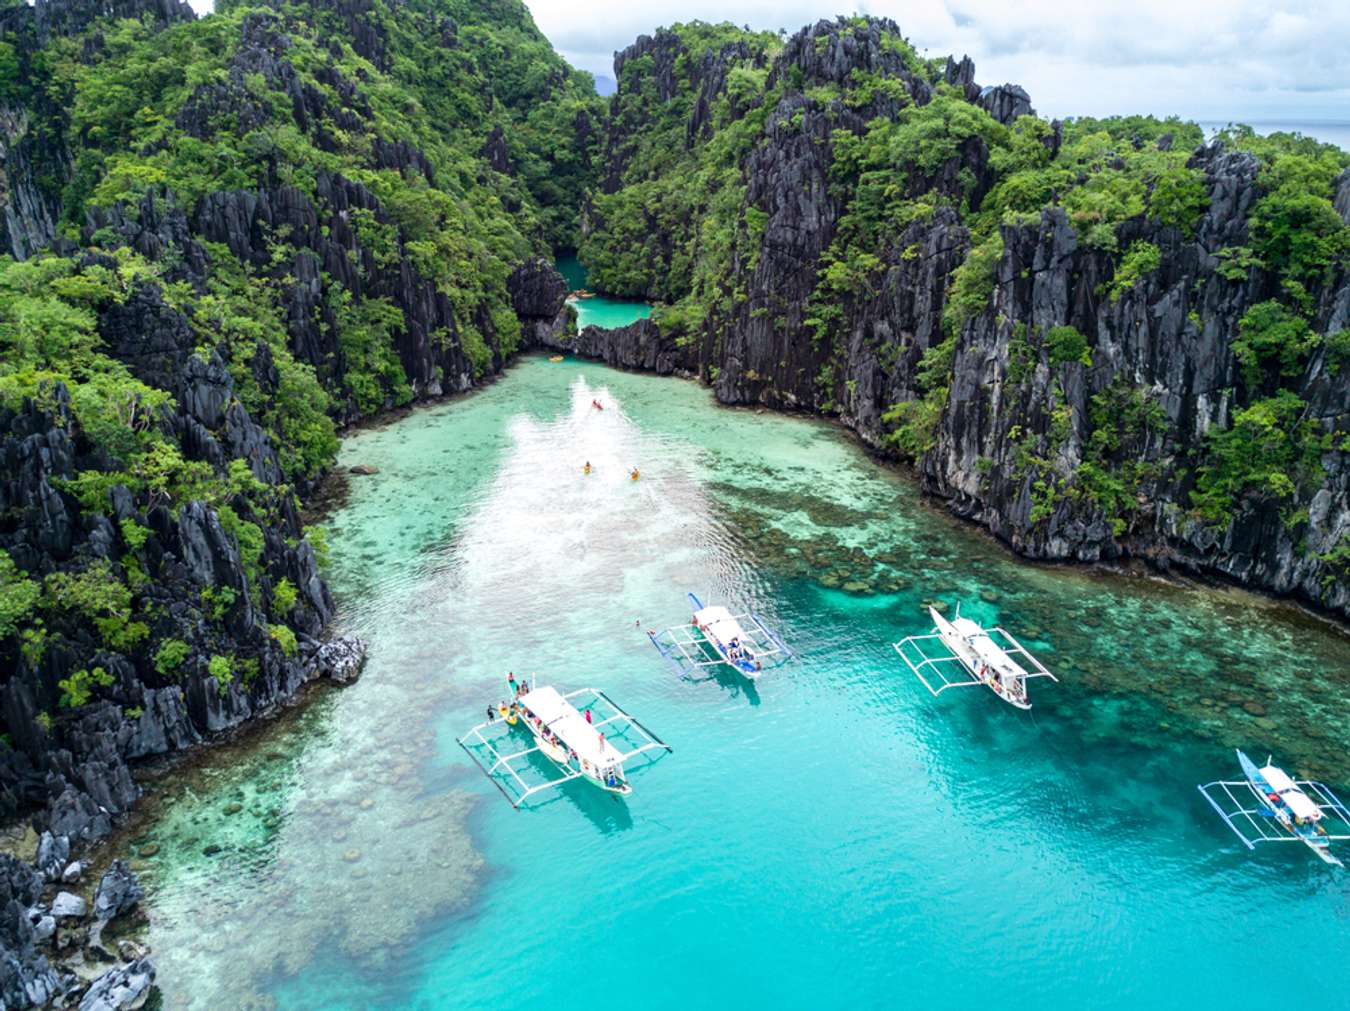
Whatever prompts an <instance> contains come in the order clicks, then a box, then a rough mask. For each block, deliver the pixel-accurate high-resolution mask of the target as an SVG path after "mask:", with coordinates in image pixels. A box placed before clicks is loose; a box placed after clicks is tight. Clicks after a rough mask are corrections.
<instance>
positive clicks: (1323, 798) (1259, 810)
mask: <svg viewBox="0 0 1350 1011" xmlns="http://www.w3.org/2000/svg"><path fill="white" fill-rule="evenodd" d="M1294 785H1295V786H1297V787H1298V788H1299V789H1300V790H1302V791H1303V793H1304V794H1305V795H1307V797H1308V799H1309V800H1311V801H1312V802H1313V804H1315V805H1316V806H1317V809H1318V810H1319V811H1321V812H1322V815H1323V818H1324V819H1325V820H1334V821H1336V822H1339V823H1340V824H1341V826H1342V829H1341V830H1340V831H1331V830H1327V833H1326V835H1321V834H1319V835H1318V836H1317V837H1316V838H1315V839H1313V838H1308V837H1306V836H1303V835H1301V834H1299V833H1298V832H1296V831H1295V830H1294V829H1292V828H1288V829H1287V828H1285V827H1284V826H1283V825H1281V824H1280V822H1279V819H1278V818H1276V817H1275V812H1274V811H1272V810H1271V809H1270V806H1269V805H1267V804H1266V803H1264V802H1262V801H1260V800H1258V799H1257V796H1256V792H1255V791H1254V790H1253V789H1252V785H1251V783H1249V782H1247V780H1245V779H1235V780H1224V779H1221V780H1216V781H1215V782H1213V783H1205V784H1203V785H1201V786H1198V787H1197V788H1196V789H1198V790H1199V791H1200V794H1201V796H1203V797H1204V798H1205V800H1206V801H1208V802H1209V806H1210V807H1212V808H1214V811H1215V813H1216V814H1218V816H1219V817H1220V818H1222V819H1223V821H1224V824H1226V825H1227V826H1228V827H1229V828H1230V829H1232V830H1233V834H1234V835H1236V836H1237V837H1238V838H1239V839H1241V840H1242V842H1243V844H1244V845H1246V847H1247V849H1249V850H1254V849H1256V846H1257V844H1258V843H1263V842H1312V843H1313V844H1314V845H1319V846H1320V845H1324V844H1325V843H1331V842H1338V841H1347V840H1350V808H1347V807H1346V806H1345V804H1344V803H1343V802H1342V801H1341V799H1340V798H1339V797H1338V796H1336V794H1335V793H1334V792H1333V791H1332V789H1331V787H1329V786H1327V785H1326V784H1325V783H1319V782H1316V781H1314V780H1307V779H1301V780H1295V781H1294ZM1235 790H1236V791H1237V792H1236V793H1234V791H1235ZM1248 805H1250V806H1248Z"/></svg>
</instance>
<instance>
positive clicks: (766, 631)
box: [647, 593, 795, 680]
mask: <svg viewBox="0 0 1350 1011" xmlns="http://www.w3.org/2000/svg"><path fill="white" fill-rule="evenodd" d="M688 597H689V602H690V603H691V604H692V605H693V608H694V611H695V612H698V611H701V610H703V602H702V601H701V600H699V598H698V596H697V595H696V594H693V593H690V594H688ZM728 617H729V618H730V619H731V620H732V621H735V622H736V623H737V624H738V625H740V626H741V631H742V632H743V633H744V639H743V640H742V645H743V646H744V647H745V648H746V649H747V650H748V652H749V654H750V655H749V656H747V657H745V658H744V659H746V660H752V659H753V660H754V661H756V662H758V663H759V664H760V666H761V668H762V667H764V666H765V665H766V664H767V663H770V662H772V666H775V667H776V666H779V665H781V664H784V663H786V662H787V661H788V660H791V659H792V658H793V656H794V655H795V654H794V653H793V652H792V650H791V649H790V648H789V647H788V645H787V643H786V642H784V641H783V638H782V637H781V636H780V635H779V634H778V633H777V632H776V631H774V630H773V629H772V628H771V627H770V626H769V624H768V623H767V622H766V621H765V620H764V619H763V618H761V617H760V616H759V615H758V614H756V613H755V612H754V611H744V612H742V613H740V614H733V615H729V616H728ZM647 637H648V638H649V639H651V641H652V645H653V646H655V647H656V651H657V652H658V653H660V654H661V658H662V659H663V660H665V661H666V663H667V664H669V665H670V667H671V669H672V670H673V671H674V672H675V673H676V674H677V675H678V676H679V677H681V678H683V679H684V680H691V679H692V675H693V674H694V673H695V672H696V671H699V670H706V669H708V668H711V667H718V666H721V665H723V664H726V665H730V666H732V667H737V669H738V670H741V672H742V673H745V674H746V675H747V676H750V677H754V676H756V675H757V674H758V673H759V672H758V671H756V672H754V673H753V674H752V673H751V672H750V671H748V670H745V669H743V668H741V667H738V666H737V661H736V660H734V659H732V657H731V656H730V655H729V654H728V652H727V650H726V648H725V647H724V646H723V645H722V644H721V643H719V642H717V641H716V640H715V639H714V638H713V637H712V636H710V635H708V634H707V633H706V632H704V631H703V629H701V628H699V626H698V625H697V624H695V623H694V622H689V623H687V624H684V625H672V626H671V627H670V628H667V629H663V630H662V631H660V632H648V633H647ZM709 651H711V654H712V655H709ZM699 680H704V679H702V678H700V679H699Z"/></svg>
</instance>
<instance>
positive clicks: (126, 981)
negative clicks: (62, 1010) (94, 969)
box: [80, 958, 155, 1011]
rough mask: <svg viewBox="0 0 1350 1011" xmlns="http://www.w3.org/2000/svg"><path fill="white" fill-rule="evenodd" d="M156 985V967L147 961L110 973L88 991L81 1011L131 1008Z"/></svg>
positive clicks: (104, 975) (113, 970) (124, 966)
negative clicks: (154, 983) (152, 984)
mask: <svg viewBox="0 0 1350 1011" xmlns="http://www.w3.org/2000/svg"><path fill="white" fill-rule="evenodd" d="M154 981H155V966H154V963H152V962H151V961H150V959H148V958H139V959H137V960H136V961H134V962H131V963H129V964H127V965H119V966H117V968H115V969H109V970H108V971H107V972H105V973H104V974H103V975H102V976H100V977H99V978H98V979H96V980H94V985H93V986H91V987H90V988H89V989H88V990H87V991H85V995H84V998H83V999H82V1000H81V1001H80V1011H118V1009H120V1008H127V1007H131V1006H132V1005H133V1004H135V1003H136V1001H138V1000H139V999H140V998H141V996H142V994H144V993H145V991H146V990H148V989H150V984H151V983H153V982H154Z"/></svg>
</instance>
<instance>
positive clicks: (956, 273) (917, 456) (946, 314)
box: [580, 18, 1350, 615]
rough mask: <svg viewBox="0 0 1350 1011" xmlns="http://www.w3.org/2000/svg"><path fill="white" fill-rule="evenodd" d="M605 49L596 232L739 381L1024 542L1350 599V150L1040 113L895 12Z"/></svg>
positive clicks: (705, 362)
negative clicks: (982, 82)
mask: <svg viewBox="0 0 1350 1011" xmlns="http://www.w3.org/2000/svg"><path fill="white" fill-rule="evenodd" d="M615 69H616V78H617V80H618V91H617V93H616V94H615V95H614V97H613V98H612V100H611V109H610V117H609V120H608V135H607V139H606V159H607V163H606V165H605V167H604V168H603V169H602V172H601V176H600V178H601V179H602V180H603V185H602V187H601V189H600V191H599V192H597V193H596V194H595V195H594V196H593V198H592V200H591V201H590V203H589V205H588V207H587V208H586V211H585V215H584V217H583V221H582V226H583V230H584V239H583V242H582V244H581V248H580V255H581V257H582V259H583V262H585V263H586V264H587V266H588V267H589V268H590V272H591V273H590V278H591V283H592V285H593V286H594V287H596V288H597V289H598V290H602V291H606V292H609V293H612V294H620V295H630V296H635V297H643V298H647V299H652V300H657V301H659V302H662V303H664V305H662V306H661V307H660V308H659V309H658V312H657V313H656V314H655V324H656V326H658V327H659V329H660V332H661V334H662V335H663V339H664V340H666V341H668V342H669V343H670V344H671V345H672V346H674V347H678V348H679V349H680V358H681V363H682V365H683V366H684V367H694V368H701V370H702V375H703V376H704V378H705V379H706V380H707V381H709V382H711V383H712V384H713V386H714V388H715V390H716V393H717V396H718V397H719V399H721V400H723V401H724V402H728V403H760V404H766V405H771V406H775V407H780V408H790V409H803V410H810V411H817V412H822V413H826V414H832V415H835V416H838V417H839V418H840V419H841V420H843V421H844V423H846V424H848V425H849V426H850V427H852V428H853V429H855V430H856V431H857V432H858V433H859V434H860V435H861V436H862V437H863V438H864V439H865V440H866V441H867V442H868V443H869V444H870V445H872V446H873V447H875V448H876V449H878V450H879V451H882V452H885V453H888V454H895V455H898V456H900V457H904V458H907V459H909V460H912V461H914V463H915V464H916V466H917V467H918V468H919V470H920V472H921V473H922V475H923V480H924V484H925V487H926V488H927V489H928V490H930V491H932V492H935V493H937V494H939V495H941V496H943V497H944V498H946V499H947V500H948V501H949V502H950V504H951V507H952V508H953V509H954V510H955V511H957V512H959V513H961V514H963V515H965V516H968V517H970V518H972V519H974V520H976V521H978V522H980V523H982V524H984V525H985V526H987V527H988V528H989V529H990V530H992V531H993V532H995V533H996V534H998V535H999V536H1000V537H1001V538H1003V539H1004V540H1006V541H1007V542H1008V543H1010V544H1011V545H1012V546H1013V547H1014V548H1015V549H1017V550H1018V551H1020V552H1022V553H1024V554H1027V555H1030V556H1034V557H1040V558H1074V559H1080V560H1088V561H1090V560H1097V559H1102V558H1119V557H1122V556H1130V555H1133V556H1142V557H1146V558H1149V559H1150V560H1152V561H1153V562H1154V563H1156V564H1158V565H1160V566H1163V567H1167V566H1171V565H1181V566H1184V567H1188V568H1192V569H1197V570H1203V571H1208V572H1213V573H1222V574H1226V575H1229V576H1231V577H1234V578H1236V579H1238V580H1240V581H1242V582H1244V583H1246V584H1248V585H1252V586H1254V587H1257V588H1263V589H1267V590H1271V591H1274V592H1277V593H1287V594H1295V595H1297V596H1299V597H1301V598H1302V599H1304V600H1306V601H1309V602H1311V603H1314V604H1317V605H1319V606H1322V607H1324V608H1327V609H1330V610H1333V611H1337V612H1339V613H1341V614H1342V615H1347V614H1350V579H1347V576H1350V540H1347V532H1348V531H1350V467H1347V460H1346V450H1347V448H1350V446H1348V445H1347V438H1348V436H1347V429H1348V428H1350V382H1347V378H1346V376H1345V375H1343V374H1342V369H1344V368H1346V367H1347V365H1350V272H1348V271H1347V262H1348V261H1347V257H1348V256H1350V227H1347V222H1350V170H1348V169H1347V166H1350V155H1347V154H1346V153H1345V152H1343V151H1340V150H1339V149H1337V148H1334V147H1331V146H1329V145H1322V144H1318V143H1316V142H1314V141H1311V140H1308V139H1305V138H1300V137H1296V136H1290V135H1274V136H1271V137H1265V138H1263V137H1257V136H1255V135H1254V134H1252V133H1251V132H1250V131H1247V130H1243V129H1234V130H1229V131H1227V132H1225V133H1223V134H1221V135H1220V136H1219V137H1217V138H1215V139H1212V140H1210V141H1208V142H1206V140H1205V138H1204V136H1203V135H1202V133H1201V131H1200V129H1199V128H1198V127H1196V126H1194V125H1193V124H1187V123H1183V122H1180V121H1176V120H1168V121H1159V120H1155V119H1152V118H1147V117H1128V118H1119V119H1110V120H1089V119H1085V120H1077V121H1070V122H1067V123H1060V122H1047V121H1046V120H1044V119H1041V118H1039V117H1037V116H1036V115H1035V114H1034V111H1033V110H1032V108H1031V103H1030V98H1029V96H1027V94H1026V92H1025V91H1023V90H1022V89H1021V88H1019V87H1016V86H1015V85H1002V86H998V87H993V88H981V87H980V86H979V85H978V84H977V83H976V82H975V68H974V66H973V64H972V63H971V61H970V60H969V59H963V60H961V61H960V62H957V61H956V60H952V59H946V58H944V59H937V60H929V59H923V58H921V57H920V56H919V55H918V54H917V52H916V51H915V49H914V47H913V46H912V45H911V44H910V43H909V42H908V41H907V40H906V39H904V38H903V37H902V35H901V34H900V31H899V29H898V28H897V26H896V25H895V24H894V23H892V22H890V21H886V20H880V19H870V18H840V19H838V20H836V21H822V22H820V23H818V24H816V25H814V26H811V27H808V28H806V29H804V30H802V31H801V32H799V33H797V34H795V35H793V36H792V37H790V38H786V39H784V38H781V37H779V36H776V35H773V34H766V33H752V32H747V31H743V30H740V29H736V28H734V27H732V26H729V25H721V26H709V25H704V24H692V25H684V26H676V27H675V28H674V29H671V30H663V31H661V32H658V33H657V34H656V35H655V36H654V37H651V38H645V37H644V38H643V39H640V40H639V41H638V42H637V43H636V44H635V45H634V46H632V47H630V48H629V49H628V50H626V51H625V52H623V53H621V54H619V56H618V57H617V58H616V62H615ZM583 343H584V342H583ZM597 344H598V345H600V346H593V345H597ZM620 345H623V347H621V346H620ZM588 346H590V350H591V351H592V352H593V353H595V354H596V355H597V356H598V357H603V358H605V359H606V360H608V361H614V362H618V363H621V364H628V365H630V366H632V367H652V366H651V365H650V364H649V359H650V357H651V356H650V354H649V353H648V352H647V351H646V350H644V349H643V348H642V347H640V346H638V345H637V344H635V343H634V342H633V341H631V340H630V339H628V338H619V337H616V338H613V339H611V340H609V341H606V339H605V338H604V336H603V335H598V338H597V340H592V341H591V342H589V345H588ZM625 347H626V348H627V349H628V350H627V351H625V350H624V348H625Z"/></svg>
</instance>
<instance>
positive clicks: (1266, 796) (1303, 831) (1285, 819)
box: [1237, 750, 1345, 867]
mask: <svg viewBox="0 0 1350 1011" xmlns="http://www.w3.org/2000/svg"><path fill="white" fill-rule="evenodd" d="M1237 757H1238V765H1240V766H1241V767H1242V775H1243V776H1244V777H1245V778H1246V780H1247V785H1248V786H1249V787H1250V788H1251V791H1252V794H1253V795H1254V796H1255V797H1256V801H1257V803H1258V804H1260V805H1261V808H1262V810H1264V811H1267V812H1269V814H1270V816H1271V817H1272V818H1274V819H1275V821H1276V822H1278V823H1279V825H1280V827H1281V828H1283V829H1284V830H1285V831H1286V832H1288V833H1289V834H1290V835H1292V836H1293V837H1294V838H1295V839H1297V840H1299V842H1301V843H1303V845H1305V846H1307V847H1308V849H1310V850H1312V851H1313V853H1315V854H1316V855H1317V858H1318V859H1319V860H1321V861H1322V862H1323V863H1328V864H1331V865H1332V866H1334V867H1344V866H1345V865H1344V864H1342V863H1341V861H1340V858H1338V857H1337V856H1335V855H1334V854H1333V853H1332V852H1331V844H1330V843H1329V842H1327V840H1325V839H1322V838H1321V837H1320V836H1319V835H1318V832H1317V828H1316V826H1315V825H1312V824H1306V823H1305V824H1303V825H1299V824H1297V823H1295V822H1294V821H1293V820H1292V819H1291V818H1290V817H1289V815H1288V814H1287V813H1286V812H1285V811H1283V810H1282V809H1279V808H1276V807H1275V806H1274V805H1273V804H1271V802H1270V794H1271V793H1274V792H1275V789H1274V788H1273V787H1272V786H1271V785H1270V783H1269V782H1268V781H1267V780H1266V777H1265V776H1263V775H1262V774H1261V770H1260V769H1258V768H1257V767H1256V763H1255V762H1253V761H1252V760H1251V759H1250V758H1248V757H1247V756H1246V755H1245V754H1243V752H1242V751H1241V750H1239V751H1238V753H1237ZM1267 764H1269V762H1268V763H1267Z"/></svg>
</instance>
